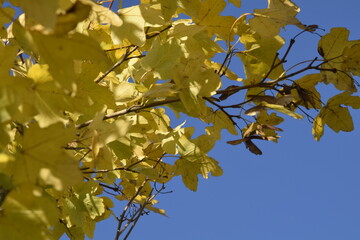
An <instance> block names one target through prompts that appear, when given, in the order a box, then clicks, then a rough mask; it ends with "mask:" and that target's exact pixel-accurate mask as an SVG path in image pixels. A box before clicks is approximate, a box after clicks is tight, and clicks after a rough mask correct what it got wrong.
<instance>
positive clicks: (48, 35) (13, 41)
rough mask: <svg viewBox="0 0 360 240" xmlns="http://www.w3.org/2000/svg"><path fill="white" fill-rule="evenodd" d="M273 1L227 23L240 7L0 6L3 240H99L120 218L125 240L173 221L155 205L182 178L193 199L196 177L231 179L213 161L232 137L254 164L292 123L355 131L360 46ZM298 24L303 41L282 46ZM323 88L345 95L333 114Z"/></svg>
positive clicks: (153, 0) (75, 0) (186, 0)
mask: <svg viewBox="0 0 360 240" xmlns="http://www.w3.org/2000/svg"><path fill="white" fill-rule="evenodd" d="M268 2H269V5H268V7H267V8H265V9H257V10H255V11H254V12H253V13H245V14H242V15H241V16H237V17H234V16H226V15H224V14H223V11H224V9H225V7H226V6H227V5H228V4H232V5H234V6H235V7H238V8H240V7H241V1H240V0H229V1H227V2H226V1H224V0H204V1H202V0H191V1H190V0H177V1H167V0H142V1H141V3H140V4H139V5H134V6H131V7H127V8H122V7H121V6H118V7H117V6H115V5H116V4H114V3H115V1H113V0H110V1H104V2H94V1H92V0H53V1H42V0H36V1H18V0H8V1H1V4H2V5H3V6H11V7H2V8H1V9H0V23H1V26H2V28H1V30H0V36H1V39H2V41H1V43H0V56H1V60H0V79H1V80H0V91H1V95H0V99H1V104H0V124H1V125H0V146H1V150H2V151H1V153H0V238H1V239H24V240H26V239H58V238H60V237H61V236H62V235H63V234H66V235H68V236H69V237H70V238H71V239H84V236H85V235H87V236H88V237H90V238H92V237H93V234H94V229H95V225H96V223H97V222H99V221H103V220H105V219H107V218H109V217H114V218H115V219H116V220H117V221H118V227H117V231H116V237H115V238H116V239H119V238H120V236H124V239H126V238H127V237H128V236H129V235H130V233H131V232H132V230H133V228H134V226H135V225H136V223H137V221H138V220H139V218H140V217H141V216H143V215H144V214H147V213H149V212H155V213H159V214H162V215H166V214H165V211H164V210H162V209H159V208H157V207H155V205H156V204H157V202H158V201H157V200H156V197H157V196H158V195H159V194H162V193H168V192H166V183H167V182H169V181H171V180H172V178H174V177H177V176H181V178H182V180H183V182H184V185H185V186H186V187H187V188H189V189H190V190H192V191H196V190H197V186H198V177H199V176H202V177H203V178H208V177H209V176H210V175H212V176H220V175H222V169H221V167H220V166H219V163H218V162H217V161H216V160H215V159H213V158H212V157H210V156H209V154H208V152H209V151H210V150H211V149H212V148H213V147H214V146H215V143H216V141H218V140H220V139H221V137H222V136H221V134H222V131H223V130H226V131H228V132H229V133H230V134H232V135H234V136H238V137H237V139H235V140H229V141H228V143H229V144H232V145H238V144H244V145H245V146H246V148H248V149H249V150H250V151H251V152H252V153H254V154H262V151H261V150H260V147H259V146H257V145H256V144H257V143H256V142H257V141H258V140H265V141H274V142H277V141H278V139H279V137H280V136H279V135H278V133H279V132H281V131H282V129H281V128H280V127H278V125H279V124H280V123H281V122H282V121H284V116H286V115H288V116H290V117H293V118H295V119H302V118H303V116H304V115H305V116H306V117H307V118H308V119H309V121H311V122H312V124H313V130H312V131H313V135H314V137H315V139H316V140H319V139H320V138H321V136H322V135H323V133H324V128H325V125H327V126H329V127H330V128H331V129H333V130H334V131H336V132H339V131H352V130H353V128H354V126H353V122H352V118H351V115H350V112H349V110H348V107H352V108H354V109H358V108H360V98H359V97H358V96H355V95H353V94H354V93H355V92H357V84H356V81H355V79H354V76H359V74H360V69H359V66H360V65H359V61H360V42H359V40H356V41H349V40H348V35H349V31H348V30H347V29H345V28H334V29H332V30H331V31H330V33H328V34H326V35H325V36H322V37H321V36H320V35H316V34H318V33H317V31H318V26H316V25H304V24H302V23H301V22H300V21H299V20H298V19H297V18H296V15H297V13H298V12H299V8H298V7H297V6H296V5H295V4H294V3H292V2H291V1H289V0H269V1H268ZM234 6H233V7H234ZM15 9H21V10H20V13H21V14H20V15H19V16H15V13H16V11H15ZM17 11H19V10H17ZM288 25H295V26H296V27H297V28H298V34H297V35H295V36H294V37H293V38H292V39H290V41H289V43H285V40H284V39H283V38H282V37H281V36H280V35H279V34H280V32H281V29H282V28H284V27H285V26H288ZM303 34H313V35H314V37H317V36H320V41H319V44H318V54H319V55H318V56H317V57H314V58H313V59H308V60H305V61H302V62H299V63H298V64H297V65H296V66H287V64H286V63H287V60H288V56H289V53H290V52H291V51H292V49H293V48H294V45H295V43H296V41H297V40H298V39H299V36H300V35H303ZM280 51H282V52H283V53H282V54H279V52H280ZM219 56H224V57H223V58H221V57H219ZM220 58H221V60H219V59H220ZM234 58H237V59H238V60H240V61H241V62H242V64H243V68H244V72H245V76H243V78H240V77H239V76H238V75H237V74H236V72H238V70H237V66H233V65H232V64H231V60H232V59H234ZM319 84H332V85H334V86H335V87H336V88H337V89H338V90H339V93H338V94H335V95H334V96H332V97H331V98H330V99H328V100H327V102H326V103H325V100H324V99H323V98H322V97H321V93H320V92H319V91H318V90H317V88H316V87H317V86H318V85H319ZM170 111H172V112H173V113H175V114H176V115H177V116H181V114H185V115H187V116H189V117H193V118H196V119H199V121H201V122H203V123H204V124H205V125H206V127H204V131H203V133H202V134H201V135H195V134H194V130H195V129H194V127H187V126H185V122H184V123H183V124H180V125H178V126H174V125H173V124H172V123H171V119H170V117H169V112H170ZM314 112H315V113H316V116H315V117H312V116H311V115H312V114H313V113H314ZM114 201H120V202H121V203H123V206H124V209H123V212H121V213H120V214H119V213H116V212H114V211H113V207H114Z"/></svg>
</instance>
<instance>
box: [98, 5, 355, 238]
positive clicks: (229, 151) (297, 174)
mask: <svg viewBox="0 0 360 240" xmlns="http://www.w3.org/2000/svg"><path fill="white" fill-rule="evenodd" d="M123 2H124V4H125V2H127V1H123ZM294 2H295V3H296V4H298V5H299V6H300V8H301V12H300V14H299V15H298V18H299V19H300V20H301V21H302V22H303V23H305V24H308V25H310V24H317V25H319V26H320V27H321V28H324V29H326V32H328V31H329V30H330V28H331V27H340V26H343V27H346V28H348V29H349V30H350V31H351V36H350V38H351V39H356V38H357V39H360V27H359V23H360V15H359V10H360V1H356V0H342V1H332V0H315V1H311V0H307V1H300V0H295V1H294ZM243 5H244V6H245V8H246V9H247V11H249V10H251V9H254V8H263V7H265V6H266V0H243ZM228 10H229V11H230V14H232V15H234V16H239V15H240V14H242V13H244V12H245V10H242V9H240V10H239V9H237V8H235V7H233V8H231V9H228ZM292 34H293V32H291V31H290V32H286V33H285V34H284V35H283V36H284V37H285V38H286V39H287V40H289V38H290V37H291V36H293V35H292ZM303 39H304V41H303V42H302V41H300V40H298V42H297V43H296V45H295V49H294V51H293V52H292V55H291V57H292V58H293V59H294V58H297V57H300V58H301V59H304V58H306V57H312V56H315V55H316V48H317V45H316V44H317V43H316V42H317V40H318V38H317V37H316V36H315V35H312V36H310V38H307V37H304V38H303ZM311 44H313V45H311ZM310 53H312V54H311V55H308V54H310ZM329 89H330V90H329V91H330V93H331V91H333V90H331V89H332V88H329ZM352 113H353V120H354V123H355V127H356V130H355V131H354V132H352V133H340V134H336V133H333V132H332V131H331V130H329V129H328V128H326V130H325V136H324V137H323V138H322V139H321V141H320V142H316V141H315V140H314V139H313V138H312V135H311V124H310V123H308V122H307V121H306V120H302V121H299V120H292V119H288V120H289V121H287V123H285V124H282V125H281V126H280V127H281V128H283V129H284V132H283V133H281V136H282V137H281V139H280V141H279V143H278V144H275V143H266V142H261V143H260V144H259V147H261V149H262V151H263V155H262V156H255V155H253V154H251V153H249V152H248V151H247V150H246V149H245V147H244V146H243V145H238V146H231V145H227V144H226V143H225V142H226V141H227V140H234V137H233V136H229V135H226V134H224V135H223V137H224V140H223V141H222V142H219V143H218V145H217V146H216V147H215V149H214V150H213V151H212V152H211V156H212V157H214V158H215V159H217V160H218V161H219V162H220V164H221V166H222V168H223V170H224V175H223V176H221V177H216V178H215V177H212V178H210V179H209V180H201V181H200V183H199V187H198V191H197V192H195V193H194V192H191V191H189V190H188V189H186V188H185V186H184V185H183V184H182V183H181V179H180V178H177V179H176V180H175V181H174V183H172V184H169V185H168V188H167V189H168V190H173V191H174V192H173V193H172V194H166V195H162V196H160V197H159V200H160V201H161V202H160V203H159V204H158V207H160V208H164V209H165V210H166V212H167V214H168V216H169V217H168V218H166V217H163V216H160V215H157V214H150V215H149V216H144V217H142V218H141V219H140V223H139V224H138V225H137V226H136V228H135V230H134V232H133V233H132V235H131V237H130V238H129V239H131V240H135V239H136V240H143V239H156V240H185V239H186V240H198V239H201V240H202V239H206V240H218V239H225V240H228V239H230V240H232V239H243V240H319V239H326V240H340V239H346V240H359V239H360V187H359V186H360V174H359V172H360V158H359V153H358V152H357V150H359V148H360V144H359V137H360V130H359V129H360V111H359V112H354V111H353V112H352ZM117 211H118V214H120V213H121V209H117ZM115 229H116V223H115V221H112V220H107V221H105V222H104V223H100V224H98V225H97V230H96V234H95V239H113V238H114V235H115Z"/></svg>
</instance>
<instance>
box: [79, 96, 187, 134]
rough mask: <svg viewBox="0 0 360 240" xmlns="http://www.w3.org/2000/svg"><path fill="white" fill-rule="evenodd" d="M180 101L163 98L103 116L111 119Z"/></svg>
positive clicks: (86, 124) (104, 118)
mask: <svg viewBox="0 0 360 240" xmlns="http://www.w3.org/2000/svg"><path fill="white" fill-rule="evenodd" d="M179 101H180V99H179V98H175V99H168V100H163V101H157V102H152V103H149V104H146V105H134V106H131V107H129V108H127V109H123V110H120V111H117V112H114V113H111V114H107V115H105V116H104V117H103V120H106V119H110V118H116V117H119V116H121V115H125V114H127V113H131V112H136V111H140V110H142V109H146V108H151V107H157V106H163V105H166V104H169V103H174V102H179ZM93 121H94V120H89V121H87V122H84V123H82V124H79V125H76V126H75V128H77V129H81V128H84V127H87V126H89V125H90V124H91V123H92V122H93Z"/></svg>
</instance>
